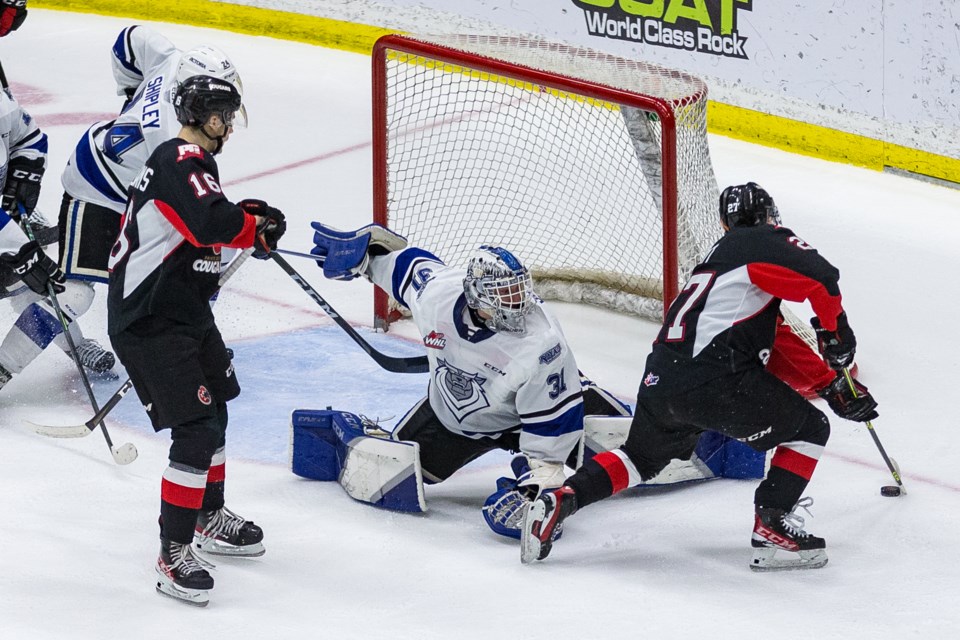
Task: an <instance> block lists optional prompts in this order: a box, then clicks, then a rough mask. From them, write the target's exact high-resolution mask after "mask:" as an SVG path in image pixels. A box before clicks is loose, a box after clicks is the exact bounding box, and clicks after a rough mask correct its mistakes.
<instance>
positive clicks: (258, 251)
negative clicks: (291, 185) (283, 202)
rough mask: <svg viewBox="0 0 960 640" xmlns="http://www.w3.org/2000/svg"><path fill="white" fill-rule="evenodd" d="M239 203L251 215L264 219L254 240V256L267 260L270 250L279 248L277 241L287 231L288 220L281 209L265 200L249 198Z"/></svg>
mask: <svg viewBox="0 0 960 640" xmlns="http://www.w3.org/2000/svg"><path fill="white" fill-rule="evenodd" d="M237 204H239V205H240V207H241V208H242V209H243V210H244V211H246V212H247V213H249V214H250V215H254V216H260V217H262V218H263V221H262V222H261V223H260V224H259V225H258V226H257V237H256V239H255V240H254V241H253V247H254V248H253V257H254V258H256V259H258V260H266V259H267V258H269V257H270V252H271V251H273V250H275V249H276V248H277V242H279V240H280V238H282V237H283V234H284V233H286V231H287V221H286V219H285V218H284V216H283V213H281V211H280V209H277V208H276V207H271V206H270V205H268V204H267V203H266V202H264V201H263V200H254V199H247V200H241V201H240V202H238V203H237Z"/></svg>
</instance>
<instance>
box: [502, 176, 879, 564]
mask: <svg viewBox="0 0 960 640" xmlns="http://www.w3.org/2000/svg"><path fill="white" fill-rule="evenodd" d="M720 218H721V221H722V223H723V226H724V229H725V230H726V231H727V233H726V234H725V235H724V236H723V237H722V238H721V239H720V240H719V241H717V243H716V244H715V245H714V246H713V247H712V248H711V250H710V252H709V253H708V254H707V256H706V258H705V259H704V260H703V261H702V262H701V263H700V264H699V265H698V266H697V267H696V268H695V269H694V270H693V273H692V275H691V277H690V279H689V280H688V281H687V283H686V286H685V287H684V289H683V291H681V293H680V295H679V296H677V298H676V300H674V301H673V303H672V304H671V305H670V309H669V311H668V313H667V316H666V319H665V321H664V324H663V327H662V328H661V330H660V333H659V335H658V336H657V339H656V340H655V341H654V344H653V351H652V352H651V353H650V355H649V357H648V358H647V363H646V369H645V370H644V374H643V379H642V382H641V384H640V390H639V392H638V394H637V408H636V411H635V414H634V419H633V422H632V423H631V427H630V434H629V436H628V438H627V442H626V443H625V444H624V445H623V446H622V447H620V448H619V449H617V450H614V451H609V452H606V453H601V454H599V455H597V456H596V457H594V458H593V459H592V460H591V461H589V462H587V463H585V464H584V465H583V467H581V468H580V470H579V471H578V472H577V473H576V474H575V475H573V476H571V477H570V478H568V479H567V481H566V483H565V484H564V486H563V487H560V488H559V489H556V490H555V491H553V492H550V493H546V494H544V495H542V496H541V497H540V498H539V499H538V500H537V501H535V502H533V503H532V504H531V505H530V506H529V507H528V508H527V511H526V513H525V514H524V520H523V525H522V534H521V535H522V537H521V560H522V561H523V562H524V563H528V562H532V561H534V560H542V559H543V558H545V557H546V556H547V555H548V554H549V553H550V549H551V546H552V534H553V531H554V530H555V529H556V528H557V527H558V526H559V525H560V523H561V522H563V520H564V519H565V518H567V517H568V516H570V515H571V514H573V513H574V512H576V511H577V510H578V509H582V508H583V507H585V506H586V505H588V504H592V503H594V502H597V501H599V500H602V499H604V498H607V497H609V496H611V495H613V494H615V493H617V492H619V491H621V490H623V489H625V488H627V487H628V486H631V485H634V484H636V483H637V482H639V481H640V480H646V479H648V478H650V477H652V476H654V475H656V474H657V473H658V472H659V471H660V470H661V469H663V468H664V466H665V465H667V463H669V461H670V460H671V458H680V459H685V458H687V457H689V456H690V453H691V451H692V450H693V447H694V446H695V445H696V442H697V439H698V438H699V436H700V434H701V433H702V432H703V431H706V430H711V431H719V432H721V433H723V434H725V435H727V436H730V437H733V438H737V439H739V440H741V441H742V442H745V443H747V444H748V445H749V446H750V447H752V448H754V449H756V450H757V451H768V450H771V449H774V450H775V451H774V454H773V457H772V459H771V461H770V470H769V471H768V473H767V477H766V478H765V479H764V480H763V481H762V482H761V483H760V486H759V487H757V490H756V493H755V496H754V504H755V519H754V528H753V538H752V546H753V549H754V556H753V560H752V562H751V565H750V566H751V568H752V569H755V570H759V571H765V570H766V571H769V570H777V569H796V568H804V569H806V568H811V569H812V568H817V567H821V566H823V565H824V564H826V562H827V554H826V545H825V542H824V540H823V538H819V537H816V536H813V535H811V534H809V533H807V532H806V531H804V529H803V518H802V517H800V516H799V515H798V514H797V513H795V511H796V509H797V508H798V507H801V508H806V507H808V506H809V505H810V504H811V503H812V499H810V498H803V499H802V500H801V495H802V494H803V492H804V490H805V489H806V486H807V484H808V483H809V481H810V477H811V475H812V474H813V471H814V469H815V467H816V465H817V460H818V459H819V457H820V454H821V452H822V451H823V448H824V445H826V443H827V439H828V437H829V435H830V425H829V422H828V421H827V417H826V416H825V415H824V414H823V413H822V412H821V411H819V410H818V409H817V408H816V407H814V406H813V405H812V404H810V403H809V402H807V401H806V400H805V399H804V398H803V397H802V396H801V395H800V394H798V393H797V392H796V391H794V390H793V389H791V388H790V387H789V386H788V385H786V384H785V383H783V382H781V381H780V380H779V379H777V378H776V377H775V376H774V375H772V374H771V373H770V372H768V371H767V370H766V368H765V367H766V363H767V360H768V358H769V356H770V352H771V348H772V345H773V341H774V336H775V333H776V329H777V321H778V317H779V313H780V302H781V300H791V301H795V302H801V301H804V300H808V301H809V302H810V305H811V307H812V308H813V311H814V313H815V314H816V317H815V318H814V319H813V324H814V328H815V329H816V331H817V337H818V342H819V346H820V352H821V354H822V355H823V357H824V359H825V360H826V362H827V364H828V365H830V367H831V368H832V369H834V370H835V371H838V372H842V371H843V370H844V369H845V368H846V367H849V366H850V365H851V364H852V362H853V357H854V353H855V350H856V345H857V343H856V339H855V337H854V334H853V330H852V329H851V328H850V325H849V324H848V323H847V316H846V313H845V312H844V310H843V307H842V305H841V296H840V289H839V287H838V280H839V272H838V271H837V269H835V268H834V267H833V266H832V265H831V264H830V263H829V262H827V261H826V260H825V259H824V258H823V257H821V256H820V254H819V253H817V251H816V250H815V249H814V248H813V247H811V246H810V245H809V244H807V243H806V242H804V241H803V240H801V239H800V238H799V237H797V236H796V235H795V234H794V233H793V231H791V230H790V229H787V228H786V227H782V226H779V214H778V211H777V208H776V205H775V204H774V202H773V199H772V198H771V197H770V196H769V194H767V192H766V191H764V190H763V189H762V188H760V186H759V185H757V184H755V183H752V182H751V183H748V184H746V185H738V186H732V187H728V188H727V189H725V190H724V191H723V193H722V194H721V196H720ZM837 378H838V380H843V375H842V373H838V376H837ZM856 385H857V394H854V393H852V391H851V390H850V389H849V386H848V385H847V384H846V382H845V381H844V382H843V384H839V383H838V384H836V385H831V388H832V389H833V390H834V392H833V393H832V394H831V395H830V397H828V401H829V402H830V407H831V408H832V409H833V410H834V411H835V412H836V413H837V414H838V415H840V416H842V417H844V418H847V419H850V420H855V421H861V422H862V421H867V420H872V419H874V418H876V417H877V412H876V407H877V403H876V401H875V400H874V399H873V397H872V396H871V395H870V393H869V392H868V391H867V389H866V387H864V386H863V385H861V384H860V383H856ZM781 552H785V553H781ZM778 553H780V555H779V556H778V555H777V554H778Z"/></svg>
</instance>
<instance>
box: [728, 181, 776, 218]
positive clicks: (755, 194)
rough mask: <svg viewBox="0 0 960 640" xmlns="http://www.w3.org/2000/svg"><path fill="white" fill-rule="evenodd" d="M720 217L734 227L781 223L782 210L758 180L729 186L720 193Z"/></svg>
mask: <svg viewBox="0 0 960 640" xmlns="http://www.w3.org/2000/svg"><path fill="white" fill-rule="evenodd" d="M720 219H721V220H722V221H723V222H724V223H725V224H726V225H727V228H730V229H732V228H733V227H755V226H757V225H759V224H765V223H769V224H776V225H779V224H780V211H779V210H778V209H777V205H776V203H774V201H773V198H771V197H770V194H769V193H767V192H766V190H765V189H764V188H763V187H761V186H760V185H758V184H757V183H756V182H748V183H747V184H743V185H735V186H731V187H727V188H726V189H724V190H723V193H721V194H720Z"/></svg>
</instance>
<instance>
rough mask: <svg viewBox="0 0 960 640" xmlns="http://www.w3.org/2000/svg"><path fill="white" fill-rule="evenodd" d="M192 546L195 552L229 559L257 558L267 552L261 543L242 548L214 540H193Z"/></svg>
mask: <svg viewBox="0 0 960 640" xmlns="http://www.w3.org/2000/svg"><path fill="white" fill-rule="evenodd" d="M194 544H196V546H197V550H198V551H200V552H201V553H204V554H206V555H209V556H220V557H229V558H259V557H260V556H262V555H263V554H265V553H266V552H267V549H266V548H265V547H264V546H263V543H262V542H257V543H256V544H248V545H246V546H243V547H238V546H236V545H232V544H227V543H225V542H219V541H216V540H203V541H200V540H199V539H198V538H194Z"/></svg>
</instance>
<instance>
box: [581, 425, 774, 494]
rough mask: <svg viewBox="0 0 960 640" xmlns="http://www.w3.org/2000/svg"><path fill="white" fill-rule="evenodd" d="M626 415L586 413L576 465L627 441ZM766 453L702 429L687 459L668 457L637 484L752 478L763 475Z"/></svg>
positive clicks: (652, 484)
mask: <svg viewBox="0 0 960 640" xmlns="http://www.w3.org/2000/svg"><path fill="white" fill-rule="evenodd" d="M632 420H633V418H631V417H628V416H622V417H621V416H586V417H585V418H584V420H583V438H582V439H581V442H580V454H579V456H578V460H577V467H578V468H579V467H580V466H582V465H583V463H584V462H585V461H587V460H589V459H591V458H592V457H593V456H595V455H597V454H598V453H601V452H603V451H610V450H612V449H616V448H617V447H619V446H620V445H622V444H623V443H624V442H626V441H627V434H628V433H629V432H630V422H631V421H632ZM766 464H767V455H766V453H765V452H763V451H754V450H753V449H751V448H750V447H748V446H747V445H745V444H743V443H742V442H739V441H737V440H734V439H733V438H730V437H728V436H725V435H723V434H721V433H716V432H714V431H705V432H704V433H703V435H702V436H700V440H699V442H697V448H696V449H695V450H694V453H693V455H692V456H690V459H689V460H671V461H670V464H668V465H667V466H666V467H665V468H664V469H663V471H661V472H660V473H658V474H657V475H656V476H654V477H653V478H651V479H649V480H647V481H645V482H642V483H640V485H638V486H656V485H665V484H676V483H679V482H691V481H695V480H709V479H711V478H735V479H740V480H744V479H752V478H763V477H764V475H765V474H766Z"/></svg>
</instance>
